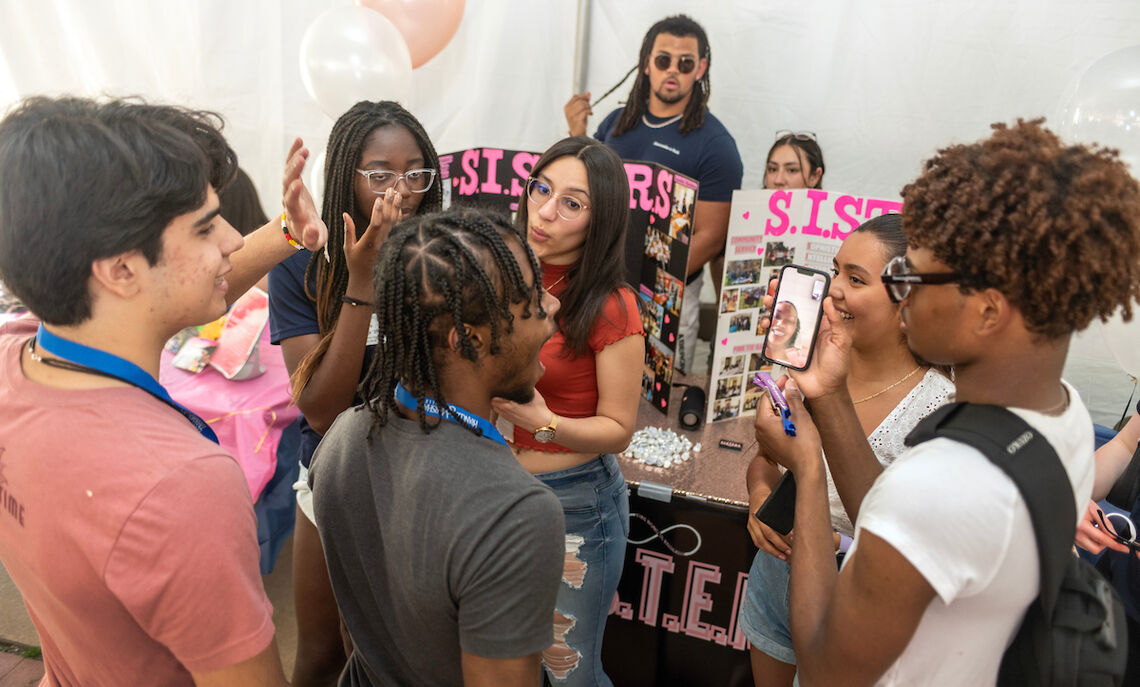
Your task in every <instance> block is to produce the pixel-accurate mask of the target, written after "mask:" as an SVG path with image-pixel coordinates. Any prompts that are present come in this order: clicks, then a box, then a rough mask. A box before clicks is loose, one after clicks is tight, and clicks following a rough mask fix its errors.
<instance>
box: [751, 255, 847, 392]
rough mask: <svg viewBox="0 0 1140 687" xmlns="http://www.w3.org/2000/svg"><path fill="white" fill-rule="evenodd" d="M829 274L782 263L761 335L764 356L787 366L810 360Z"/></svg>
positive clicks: (794, 367)
mask: <svg viewBox="0 0 1140 687" xmlns="http://www.w3.org/2000/svg"><path fill="white" fill-rule="evenodd" d="M830 286H831V275H829V274H828V273H827V272H821V271H820V270H813V269H811V268H810V267H802V266H800V265H785V266H784V268H783V269H781V270H780V281H779V282H778V283H777V285H776V295H775V298H774V299H773V301H772V312H771V320H772V322H771V324H770V325H768V333H767V334H765V335H764V357H765V358H767V359H768V360H770V361H772V362H773V363H776V364H777V365H783V366H784V367H786V368H788V369H791V370H806V369H807V367H808V365H810V364H811V357H812V352H813V351H814V349H815V337H816V335H818V334H819V321H820V319H821V318H822V317H823V299H824V298H826V297H827V290H828V288H829V287H830Z"/></svg>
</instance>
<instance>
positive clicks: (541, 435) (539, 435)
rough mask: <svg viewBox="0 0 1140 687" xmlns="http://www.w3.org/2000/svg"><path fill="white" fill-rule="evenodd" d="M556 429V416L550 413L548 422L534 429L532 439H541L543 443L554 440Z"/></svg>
mask: <svg viewBox="0 0 1140 687" xmlns="http://www.w3.org/2000/svg"><path fill="white" fill-rule="evenodd" d="M556 431H558V416H557V415H555V414H554V413H551V414H550V424H548V425H546V426H545V427H539V428H538V429H536V430H534V440H535V441H541V442H542V443H544V444H545V443H547V442H549V441H554V433H555V432H556Z"/></svg>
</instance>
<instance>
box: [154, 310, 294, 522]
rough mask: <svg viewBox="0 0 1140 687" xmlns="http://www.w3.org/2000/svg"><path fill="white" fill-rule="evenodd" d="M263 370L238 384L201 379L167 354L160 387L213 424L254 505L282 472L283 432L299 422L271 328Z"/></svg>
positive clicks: (210, 372) (206, 373) (265, 335)
mask: <svg viewBox="0 0 1140 687" xmlns="http://www.w3.org/2000/svg"><path fill="white" fill-rule="evenodd" d="M258 345H259V346H260V350H261V364H262V365H264V366H265V374H263V375H261V376H260V377H255V378H253V379H249V380H245V381H240V382H235V381H231V380H228V379H226V378H225V377H223V376H222V375H221V373H219V372H218V371H217V370H215V369H214V368H212V367H207V368H206V369H204V370H202V371H201V372H199V373H197V374H193V373H190V372H186V371H185V370H179V369H178V368H176V367H174V366H173V365H172V364H171V360H172V359H173V358H174V355H173V354H172V353H170V352H169V351H163V353H162V369H161V371H160V373H159V381H160V382H162V385H163V386H165V387H166V389H167V391H169V392H170V395H171V396H172V397H174V399H175V400H176V401H178V402H179V403H181V404H183V405H185V406H186V407H187V408H189V409H190V410H193V411H194V412H195V413H197V414H198V415H200V416H201V417H202V419H203V420H205V421H206V422H207V423H209V425H210V427H212V428H213V430H214V432H216V433H217V435H218V440H219V441H220V442H221V444H222V446H223V447H225V449H226V450H227V451H229V452H230V453H232V454H233V455H234V457H235V458H237V461H238V463H239V464H240V465H241V469H242V472H244V473H245V479H246V481H247V482H248V483H249V491H250V494H251V495H252V496H253V500H254V501H257V499H258V498H259V497H260V496H261V490H262V489H264V488H265V484H266V483H267V482H268V481H269V479H270V478H271V477H273V472H274V471H275V470H276V469H277V444H278V442H279V441H280V440H281V431H282V430H283V429H285V428H286V427H288V426H289V424H290V423H291V422H293V420H295V419H297V414H298V411H297V406H294V405H291V404H290V403H289V374H288V372H287V371H286V370H285V362H284V361H283V360H282V359H281V348H280V347H279V346H274V345H272V344H270V343H269V327H266V328H265V330H264V331H263V332H262V333H261V343H260V344H258Z"/></svg>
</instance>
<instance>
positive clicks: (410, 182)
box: [356, 167, 435, 193]
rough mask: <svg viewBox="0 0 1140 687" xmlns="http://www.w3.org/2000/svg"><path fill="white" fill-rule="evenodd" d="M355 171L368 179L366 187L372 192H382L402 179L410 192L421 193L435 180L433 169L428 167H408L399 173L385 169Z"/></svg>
mask: <svg viewBox="0 0 1140 687" xmlns="http://www.w3.org/2000/svg"><path fill="white" fill-rule="evenodd" d="M356 173H357V174H359V175H361V176H362V177H364V178H365V179H367V180H368V188H369V190H371V191H372V192H373V193H383V192H384V191H387V190H388V189H390V188H392V187H393V186H395V185H396V184H398V183H400V179H403V180H404V185H406V186H407V187H408V190H409V191H411V192H412V193H423V192H425V191H427V190H428V189H429V188H431V185H432V182H434V181H435V170H434V169H430V168H427V167H425V168H423V169H409V170H408V171H406V172H404V173H403V174H400V173H399V172H392V171H390V170H387V169H358V170H356Z"/></svg>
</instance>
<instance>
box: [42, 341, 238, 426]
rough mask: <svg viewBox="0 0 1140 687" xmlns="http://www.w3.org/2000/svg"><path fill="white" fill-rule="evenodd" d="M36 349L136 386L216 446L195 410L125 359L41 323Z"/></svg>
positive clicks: (204, 423)
mask: <svg viewBox="0 0 1140 687" xmlns="http://www.w3.org/2000/svg"><path fill="white" fill-rule="evenodd" d="M36 347H37V348H39V349H41V350H44V351H47V352H48V353H51V354H52V355H54V356H56V357H57V358H62V359H64V360H68V361H70V362H73V363H75V364H76V365H81V366H83V367H86V368H88V369H91V370H94V371H96V372H100V373H102V374H104V375H106V376H108V377H114V378H115V379H118V380H120V381H124V382H126V383H127V384H131V385H133V386H137V387H138V388H140V389H142V390H143V391H146V392H147V393H149V394H150V395H152V396H154V397H155V398H157V399H158V400H160V401H162V402H163V403H165V404H167V405H169V406H170V407H171V408H174V409H175V410H177V411H178V412H180V413H182V415H184V416H185V417H186V419H187V420H189V421H190V424H192V425H194V428H195V429H197V430H198V432H199V433H200V434H201V435H202V436H204V437H206V438H207V439H209V440H210V441H212V442H214V443H215V444H217V443H218V435H217V434H215V433H214V430H213V429H211V428H210V425H208V424H206V421H205V420H203V419H202V418H200V417H198V416H197V415H195V414H194V411H192V410H190V409H189V408H187V407H186V406H184V405H182V404H180V403H178V402H177V401H175V400H174V399H173V398H171V397H170V394H169V393H168V392H167V391H166V389H164V388H163V386H162V385H161V384H159V383H158V381H157V380H156V379H155V378H154V377H151V376H150V373H148V372H147V371H146V370H144V369H142V368H141V367H139V366H138V365H135V364H134V363H132V362H130V361H129V360H124V359H122V358H120V357H119V356H117V355H112V354H110V353H107V352H106V351H100V350H99V349H97V348H91V347H90V346H84V345H83V344H80V343H75V342H74V341H68V340H67V339H64V338H62V337H60V336H56V335H55V334H52V333H51V332H49V331H48V330H46V329H44V326H43V324H40V329H39V331H38V332H36Z"/></svg>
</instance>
